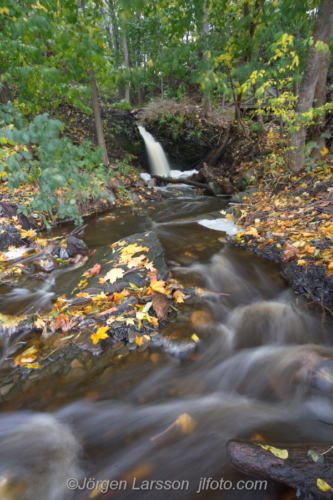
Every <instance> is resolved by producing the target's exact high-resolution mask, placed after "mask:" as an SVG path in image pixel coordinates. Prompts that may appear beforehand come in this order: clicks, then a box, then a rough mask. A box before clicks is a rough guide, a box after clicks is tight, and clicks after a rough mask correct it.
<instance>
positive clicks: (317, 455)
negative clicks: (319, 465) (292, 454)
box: [307, 450, 324, 462]
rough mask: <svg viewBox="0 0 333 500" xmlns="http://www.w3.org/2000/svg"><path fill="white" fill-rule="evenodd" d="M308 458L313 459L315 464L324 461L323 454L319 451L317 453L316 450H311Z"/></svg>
mask: <svg viewBox="0 0 333 500" xmlns="http://www.w3.org/2000/svg"><path fill="white" fill-rule="evenodd" d="M307 456H308V457H310V458H312V460H313V461H314V462H323V461H324V457H323V455H322V453H319V451H316V450H309V451H308V452H307Z"/></svg>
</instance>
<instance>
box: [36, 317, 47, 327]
mask: <svg viewBox="0 0 333 500" xmlns="http://www.w3.org/2000/svg"><path fill="white" fill-rule="evenodd" d="M45 324H46V323H45V321H43V320H42V319H41V318H37V319H36V321H35V322H34V327H36V328H44V326H45Z"/></svg>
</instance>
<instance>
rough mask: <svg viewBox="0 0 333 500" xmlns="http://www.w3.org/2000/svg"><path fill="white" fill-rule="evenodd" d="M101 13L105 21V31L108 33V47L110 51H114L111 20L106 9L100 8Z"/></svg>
mask: <svg viewBox="0 0 333 500" xmlns="http://www.w3.org/2000/svg"><path fill="white" fill-rule="evenodd" d="M100 11H101V14H102V16H103V19H104V24H105V30H106V33H107V37H106V39H107V42H108V46H109V49H110V50H112V51H113V50H114V44H113V39H112V28H111V26H110V22H109V19H108V16H107V14H106V12H105V9H104V7H100Z"/></svg>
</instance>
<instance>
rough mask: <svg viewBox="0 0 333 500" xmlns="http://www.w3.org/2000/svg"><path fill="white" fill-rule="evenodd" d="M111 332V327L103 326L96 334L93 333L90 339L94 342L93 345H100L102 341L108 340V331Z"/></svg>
mask: <svg viewBox="0 0 333 500" xmlns="http://www.w3.org/2000/svg"><path fill="white" fill-rule="evenodd" d="M108 330H110V327H109V326H102V327H101V328H99V329H98V330H97V332H96V333H93V334H92V335H91V336H90V338H91V340H92V341H93V344H98V342H99V341H100V340H102V339H107V338H108V335H107V333H106V332H107V331H108Z"/></svg>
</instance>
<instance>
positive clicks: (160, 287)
mask: <svg viewBox="0 0 333 500" xmlns="http://www.w3.org/2000/svg"><path fill="white" fill-rule="evenodd" d="M165 285H166V283H165V281H162V280H158V279H157V277H156V276H153V277H152V279H151V280H150V288H151V289H152V290H153V291H154V292H158V293H164V294H165V295H168V293H169V292H168V290H167V289H166V288H165Z"/></svg>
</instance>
